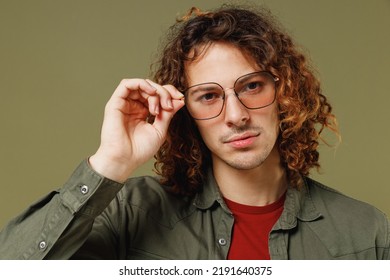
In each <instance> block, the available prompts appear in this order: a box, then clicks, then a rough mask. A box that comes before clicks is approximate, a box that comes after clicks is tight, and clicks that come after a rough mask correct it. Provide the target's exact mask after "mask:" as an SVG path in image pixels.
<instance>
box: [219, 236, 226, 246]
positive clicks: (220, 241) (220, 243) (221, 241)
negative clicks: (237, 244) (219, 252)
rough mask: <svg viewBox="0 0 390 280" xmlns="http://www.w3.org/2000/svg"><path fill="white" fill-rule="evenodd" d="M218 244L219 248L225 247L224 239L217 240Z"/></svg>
mask: <svg viewBox="0 0 390 280" xmlns="http://www.w3.org/2000/svg"><path fill="white" fill-rule="evenodd" d="M218 243H219V245H221V246H225V245H226V239H225V238H220V239H218Z"/></svg>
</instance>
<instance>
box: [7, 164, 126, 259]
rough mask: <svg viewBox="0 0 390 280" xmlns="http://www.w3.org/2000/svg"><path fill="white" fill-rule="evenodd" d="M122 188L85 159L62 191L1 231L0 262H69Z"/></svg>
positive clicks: (18, 217)
mask: <svg viewBox="0 0 390 280" xmlns="http://www.w3.org/2000/svg"><path fill="white" fill-rule="evenodd" d="M122 187H123V184H120V183H118V182H115V181H112V180H110V179H107V178H105V177H103V176H101V175H99V174H98V173H96V172H95V171H94V170H93V169H92V168H91V167H90V166H89V164H88V162H87V160H84V161H83V162H82V163H81V164H80V165H79V166H78V167H77V168H76V170H75V171H74V172H73V174H72V176H71V177H70V178H69V180H68V181H67V182H66V183H65V184H64V186H63V187H62V188H61V189H59V190H57V191H53V192H51V193H50V194H48V195H46V196H45V197H43V198H42V199H41V200H39V201H38V202H36V203H35V204H33V205H31V206H30V207H29V208H28V209H26V210H25V211H24V212H23V213H21V214H20V215H19V216H17V217H16V218H14V219H13V220H11V221H10V222H9V223H8V224H7V225H6V226H5V228H4V229H3V230H2V231H1V232H0V244H1V246H0V259H69V258H70V257H71V256H72V255H73V254H74V253H75V252H76V251H77V250H78V249H79V248H80V247H81V246H82V245H83V244H84V242H85V240H87V238H88V235H89V234H90V233H91V231H92V230H93V223H94V220H95V218H96V217H97V216H98V215H100V214H101V213H102V211H103V210H104V209H105V208H106V207H107V206H108V205H109V204H110V202H111V201H112V200H113V199H114V198H115V196H116V194H117V193H118V192H119V190H120V189H121V188H122Z"/></svg>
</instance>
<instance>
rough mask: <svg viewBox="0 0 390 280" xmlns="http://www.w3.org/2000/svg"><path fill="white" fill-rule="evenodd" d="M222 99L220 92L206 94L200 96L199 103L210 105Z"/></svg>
mask: <svg viewBox="0 0 390 280" xmlns="http://www.w3.org/2000/svg"><path fill="white" fill-rule="evenodd" d="M221 98H222V96H221V94H220V93H218V92H206V93H203V94H201V95H199V97H198V99H197V101H198V102H205V103H210V102H213V101H215V100H218V99H221Z"/></svg>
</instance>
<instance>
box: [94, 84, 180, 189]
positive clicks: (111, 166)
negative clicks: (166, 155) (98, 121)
mask: <svg viewBox="0 0 390 280" xmlns="http://www.w3.org/2000/svg"><path fill="white" fill-rule="evenodd" d="M183 97H184V96H183V94H181V93H180V92H179V91H178V90H177V89H176V88H175V87H173V86H171V85H165V86H161V85H158V84H156V83H154V82H152V81H150V80H142V79H128V80H123V81H122V82H121V83H120V84H119V86H118V87H117V88H116V90H115V92H114V93H113V95H112V97H111V98H110V100H109V101H108V102H107V105H106V107H105V111H104V120H103V126H102V132H101V143H100V146H99V149H98V150H97V152H96V153H95V154H94V155H93V156H91V157H90V159H89V162H90V164H91V166H92V168H93V169H94V170H95V171H97V172H98V173H100V174H101V175H103V176H105V177H107V178H110V179H112V180H115V181H118V182H124V181H125V180H126V179H127V178H128V177H129V176H130V174H131V173H132V172H133V171H134V170H135V169H136V168H137V167H139V166H140V165H142V164H144V163H145V162H147V161H148V160H149V159H150V158H152V157H153V156H154V155H155V154H156V152H157V151H158V149H159V148H160V146H161V145H162V144H163V143H164V141H165V137H166V134H167V130H168V126H169V123H170V121H171V119H172V117H173V115H174V114H175V113H176V112H177V111H178V110H179V109H180V108H181V107H183V106H184V100H183ZM149 114H151V115H153V116H155V120H154V122H153V123H152V124H150V123H148V122H147V117H148V116H149Z"/></svg>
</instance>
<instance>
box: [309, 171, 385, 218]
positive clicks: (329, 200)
mask: <svg viewBox="0 0 390 280" xmlns="http://www.w3.org/2000/svg"><path fill="white" fill-rule="evenodd" d="M305 180H306V184H307V187H308V193H309V195H310V197H311V199H312V200H313V202H314V204H315V206H316V208H317V210H318V211H319V212H321V213H322V214H323V215H329V216H335V217H337V219H342V220H351V219H352V220H353V219H356V220H357V221H359V223H364V222H365V221H367V222H370V221H373V219H374V220H377V219H378V220H380V221H385V220H386V219H387V217H386V215H385V214H384V213H383V212H382V211H380V210H378V209H377V208H376V207H374V206H372V205H370V204H368V203H366V202H363V201H360V200H357V199H355V198H352V197H350V196H348V195H345V194H343V193H341V192H339V191H337V190H336V189H333V188H331V187H328V186H326V185H324V184H322V183H320V182H317V181H315V180H313V179H310V178H305Z"/></svg>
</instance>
